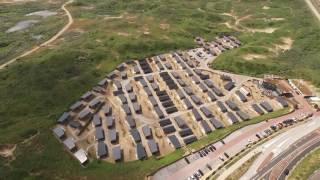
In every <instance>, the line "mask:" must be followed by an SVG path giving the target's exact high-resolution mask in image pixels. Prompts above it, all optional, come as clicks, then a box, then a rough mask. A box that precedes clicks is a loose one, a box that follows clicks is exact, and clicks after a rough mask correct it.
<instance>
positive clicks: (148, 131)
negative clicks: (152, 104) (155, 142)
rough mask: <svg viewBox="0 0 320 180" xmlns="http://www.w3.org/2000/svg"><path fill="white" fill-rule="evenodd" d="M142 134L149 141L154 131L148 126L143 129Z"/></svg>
mask: <svg viewBox="0 0 320 180" xmlns="http://www.w3.org/2000/svg"><path fill="white" fill-rule="evenodd" d="M142 132H143V135H144V137H146V138H147V139H149V138H152V131H151V128H150V127H149V126H148V125H145V126H143V127H142Z"/></svg>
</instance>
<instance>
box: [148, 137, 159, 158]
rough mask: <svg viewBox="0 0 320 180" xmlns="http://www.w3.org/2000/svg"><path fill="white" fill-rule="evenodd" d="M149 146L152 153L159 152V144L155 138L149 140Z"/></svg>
mask: <svg viewBox="0 0 320 180" xmlns="http://www.w3.org/2000/svg"><path fill="white" fill-rule="evenodd" d="M148 146H149V149H150V152H151V153H152V154H156V153H158V152H159V148H158V144H157V143H156V141H155V140H154V139H150V140H148Z"/></svg>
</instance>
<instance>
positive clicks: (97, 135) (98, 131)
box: [95, 127, 105, 141]
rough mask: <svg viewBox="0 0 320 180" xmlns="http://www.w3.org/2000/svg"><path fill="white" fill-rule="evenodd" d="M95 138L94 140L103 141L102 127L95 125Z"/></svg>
mask: <svg viewBox="0 0 320 180" xmlns="http://www.w3.org/2000/svg"><path fill="white" fill-rule="evenodd" d="M95 139H96V141H103V140H104V139H105V137H104V130H103V129H102V127H96V133H95Z"/></svg>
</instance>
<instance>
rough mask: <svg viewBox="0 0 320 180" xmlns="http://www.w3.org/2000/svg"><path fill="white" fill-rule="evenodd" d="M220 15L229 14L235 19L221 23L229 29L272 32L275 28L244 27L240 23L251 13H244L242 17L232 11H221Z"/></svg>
mask: <svg viewBox="0 0 320 180" xmlns="http://www.w3.org/2000/svg"><path fill="white" fill-rule="evenodd" d="M221 15H224V16H229V17H232V18H233V19H234V21H235V23H231V22H225V23H222V24H224V25H226V26H227V27H228V28H229V29H233V30H236V31H240V32H250V33H268V34H270V33H273V32H274V31H276V30H277V28H271V27H267V28H263V29H258V28H249V27H245V26H243V25H241V24H240V22H241V21H244V20H246V19H249V18H250V17H251V16H252V15H251V14H249V15H246V16H242V17H238V16H236V15H235V14H234V12H233V11H231V12H230V13H222V14H221ZM271 20H280V18H273V19H271Z"/></svg>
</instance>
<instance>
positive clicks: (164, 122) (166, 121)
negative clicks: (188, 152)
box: [159, 119, 172, 127]
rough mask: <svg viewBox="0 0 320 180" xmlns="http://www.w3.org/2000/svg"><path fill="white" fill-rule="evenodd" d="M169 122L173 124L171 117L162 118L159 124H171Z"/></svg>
mask: <svg viewBox="0 0 320 180" xmlns="http://www.w3.org/2000/svg"><path fill="white" fill-rule="evenodd" d="M169 124H172V122H171V121H170V119H162V120H160V121H159V125H160V126H161V127H164V126H167V125H169Z"/></svg>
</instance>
